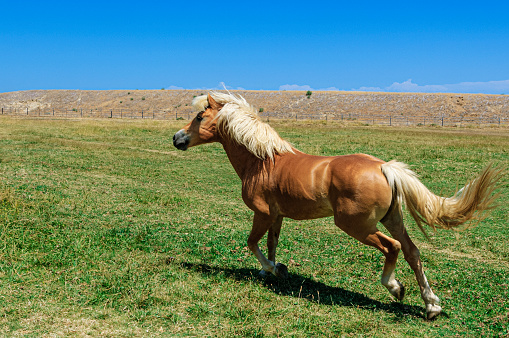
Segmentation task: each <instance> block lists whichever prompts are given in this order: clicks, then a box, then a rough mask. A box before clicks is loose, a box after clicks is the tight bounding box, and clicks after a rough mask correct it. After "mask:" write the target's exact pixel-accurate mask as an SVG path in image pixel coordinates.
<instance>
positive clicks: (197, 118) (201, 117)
mask: <svg viewBox="0 0 509 338" xmlns="http://www.w3.org/2000/svg"><path fill="white" fill-rule="evenodd" d="M196 120H197V121H198V122H200V121H201V120H203V116H201V115H199V114H198V115H196Z"/></svg>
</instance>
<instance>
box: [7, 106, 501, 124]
mask: <svg viewBox="0 0 509 338" xmlns="http://www.w3.org/2000/svg"><path fill="white" fill-rule="evenodd" d="M1 115H10V116H19V117H23V116H24V117H41V118H44V117H55V118H112V119H153V120H190V119H192V118H194V116H195V113H193V112H192V111H191V110H184V111H182V110H181V111H178V110H175V111H155V110H152V111H150V110H149V111H131V110H125V109H85V108H78V109H76V108H74V109H37V110H30V109H28V108H26V109H24V108H10V107H9V108H1ZM260 117H261V118H262V119H266V120H267V121H270V120H295V121H304V120H315V121H341V122H356V123H360V124H365V125H386V126H442V127H445V126H448V127H466V126H478V127H481V126H498V127H509V118H508V117H506V116H477V117H472V116H445V115H442V116H424V115H423V116H413V115H412V116H402V115H374V114H363V113H336V112H333V111H331V112H327V113H319V114H302V113H284V114H281V113H275V112H261V113H260Z"/></svg>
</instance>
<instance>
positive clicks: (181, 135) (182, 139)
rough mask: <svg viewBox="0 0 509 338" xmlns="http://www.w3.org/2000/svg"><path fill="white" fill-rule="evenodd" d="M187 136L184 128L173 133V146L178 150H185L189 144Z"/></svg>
mask: <svg viewBox="0 0 509 338" xmlns="http://www.w3.org/2000/svg"><path fill="white" fill-rule="evenodd" d="M189 141H190V139H189V136H188V135H187V134H186V132H185V131H184V130H179V131H178V132H177V133H176V134H175V135H173V145H174V146H175V148H177V149H180V150H187V147H188V146H189Z"/></svg>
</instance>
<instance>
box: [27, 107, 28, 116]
mask: <svg viewBox="0 0 509 338" xmlns="http://www.w3.org/2000/svg"><path fill="white" fill-rule="evenodd" d="M27 115H28V107H27Z"/></svg>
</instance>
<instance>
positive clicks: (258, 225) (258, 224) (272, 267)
mask: <svg viewBox="0 0 509 338" xmlns="http://www.w3.org/2000/svg"><path fill="white" fill-rule="evenodd" d="M282 221H283V218H282V217H275V218H274V217H273V216H270V215H265V214H261V213H255V215H254V219H253V227H252V229H251V233H250V234H249V238H248V239H247V246H248V248H249V250H251V252H252V253H253V254H254V255H255V256H256V258H257V259H258V261H259V262H260V264H261V265H262V269H263V271H264V272H269V273H272V274H273V275H275V276H276V277H278V278H287V277H288V269H287V268H286V266H285V265H283V264H281V263H278V264H277V265H276V263H275V259H276V246H277V238H278V237H279V230H280V229H281V223H282ZM269 229H270V231H269V236H268V238H267V246H268V251H269V259H267V258H266V257H265V256H264V255H263V253H262V251H261V250H260V247H259V246H258V242H259V241H260V239H261V238H262V237H263V235H265V233H266V232H267V230H269ZM276 234H277V235H276ZM261 274H262V275H263V274H264V273H263V272H262V273H261Z"/></svg>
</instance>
